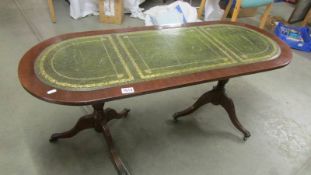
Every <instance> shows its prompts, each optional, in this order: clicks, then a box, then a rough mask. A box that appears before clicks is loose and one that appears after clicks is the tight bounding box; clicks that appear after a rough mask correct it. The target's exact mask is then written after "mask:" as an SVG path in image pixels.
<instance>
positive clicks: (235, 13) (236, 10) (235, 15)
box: [231, 0, 241, 22]
mask: <svg viewBox="0 0 311 175" xmlns="http://www.w3.org/2000/svg"><path fill="white" fill-rule="evenodd" d="M240 8H241V0H237V1H236V4H235V7H234V11H233V14H232V18H231V21H232V22H236V21H237V19H238V16H239V13H240Z"/></svg>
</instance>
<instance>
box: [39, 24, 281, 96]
mask: <svg viewBox="0 0 311 175" xmlns="http://www.w3.org/2000/svg"><path fill="white" fill-rule="evenodd" d="M279 55H280V48H279V46H278V45H277V43H276V42H275V41H273V40H272V39H270V38H268V37H266V36H265V35H263V34H260V33H258V32H256V31H253V30H251V29H248V28H244V27H240V26H235V25H229V24H217V25H207V26H196V27H185V28H171V29H163V30H147V31H137V32H128V33H115V34H106V35H96V36H87V37H78V38H74V39H68V40H65V41H61V42H58V43H56V44H53V45H51V46H49V47H47V48H46V49H45V50H44V51H43V52H42V53H41V54H40V56H39V57H38V58H37V59H36V62H35V72H36V75H37V76H38V78H39V79H40V80H41V81H42V82H43V83H45V84H48V85H50V86H52V87H55V88H58V89H63V90H72V91H88V90H95V89H103V88H107V87H112V86H117V85H122V84H128V83H135V82H141V81H148V80H151V79H161V78H166V77H172V76H178V75H182V74H190V73H195V72H201V71H207V70H211V69H219V68H224V67H232V66H237V65H242V64H249V63H254V62H261V61H266V60H271V59H274V58H276V57H278V56H279Z"/></svg>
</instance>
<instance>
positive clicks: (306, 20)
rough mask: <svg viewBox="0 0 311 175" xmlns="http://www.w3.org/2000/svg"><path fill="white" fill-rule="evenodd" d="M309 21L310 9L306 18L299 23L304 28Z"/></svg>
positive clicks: (310, 19) (310, 18) (310, 17)
mask: <svg viewBox="0 0 311 175" xmlns="http://www.w3.org/2000/svg"><path fill="white" fill-rule="evenodd" d="M309 21H311V9H310V10H309V12H308V14H307V16H306V17H305V19H304V20H303V22H302V23H301V25H302V26H306V25H307V24H308V22H309Z"/></svg>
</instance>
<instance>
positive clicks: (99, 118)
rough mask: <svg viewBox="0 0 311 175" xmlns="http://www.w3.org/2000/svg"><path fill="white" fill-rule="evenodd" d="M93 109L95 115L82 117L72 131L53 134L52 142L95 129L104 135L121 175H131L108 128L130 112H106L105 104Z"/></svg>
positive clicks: (125, 110) (126, 110) (108, 110)
mask: <svg viewBox="0 0 311 175" xmlns="http://www.w3.org/2000/svg"><path fill="white" fill-rule="evenodd" d="M92 107H93V109H94V112H93V114H90V115H86V116H84V117H81V118H80V119H79V120H78V122H77V124H76V125H75V126H74V127H73V128H72V129H70V130H68V131H66V132H63V133H56V134H53V135H52V136H51V138H50V142H55V141H57V140H58V139H61V138H70V137H73V136H75V135H76V134H77V133H78V132H80V131H82V130H84V129H89V128H94V129H95V131H97V132H101V133H103V135H104V137H105V139H106V142H107V144H108V147H109V151H110V153H111V157H112V161H113V163H114V165H115V167H116V168H117V170H118V173H119V175H130V173H129V171H128V169H127V168H126V167H125V165H124V163H123V162H122V160H121V158H120V157H119V155H118V154H117V151H116V149H115V147H114V144H113V140H112V137H111V134H110V131H109V129H108V126H107V123H108V122H109V121H110V120H112V119H120V118H124V117H126V116H127V115H128V113H129V111H130V110H129V109H124V110H123V111H122V112H120V113H118V112H116V111H115V110H114V109H111V108H107V109H105V110H104V103H98V104H94V105H92Z"/></svg>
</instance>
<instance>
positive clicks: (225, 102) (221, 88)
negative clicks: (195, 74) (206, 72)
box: [173, 79, 250, 140]
mask: <svg viewBox="0 0 311 175" xmlns="http://www.w3.org/2000/svg"><path fill="white" fill-rule="evenodd" d="M228 81H229V80H228V79H227V80H220V81H218V84H217V86H216V87H214V88H213V89H212V90H211V91H208V92H206V93H204V94H203V95H202V96H201V97H200V98H199V99H198V100H197V101H196V102H195V103H194V104H193V105H192V106H190V107H189V108H187V109H185V110H183V111H180V112H177V113H175V114H174V115H173V117H174V119H175V120H177V119H178V118H179V117H182V116H185V115H188V114H190V113H192V112H194V111H195V110H197V109H198V108H199V107H201V106H203V105H205V104H207V103H212V104H214V105H221V106H222V107H223V108H225V110H226V111H227V113H228V115H229V117H230V120H231V122H232V123H233V125H234V126H235V127H236V128H237V129H238V130H239V131H241V132H242V133H243V134H244V140H246V139H247V138H248V137H250V132H249V131H247V130H246V129H245V128H244V127H243V126H242V124H241V123H240V122H239V120H238V118H237V116H236V114H235V109H234V104H233V101H232V100H231V99H230V98H229V97H228V96H227V95H226V92H225V85H226V84H227V82H228Z"/></svg>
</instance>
